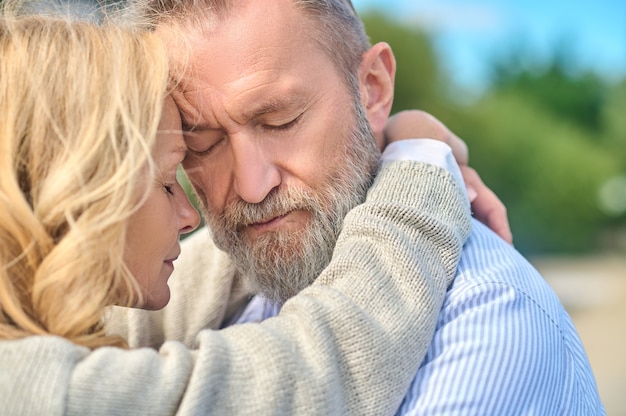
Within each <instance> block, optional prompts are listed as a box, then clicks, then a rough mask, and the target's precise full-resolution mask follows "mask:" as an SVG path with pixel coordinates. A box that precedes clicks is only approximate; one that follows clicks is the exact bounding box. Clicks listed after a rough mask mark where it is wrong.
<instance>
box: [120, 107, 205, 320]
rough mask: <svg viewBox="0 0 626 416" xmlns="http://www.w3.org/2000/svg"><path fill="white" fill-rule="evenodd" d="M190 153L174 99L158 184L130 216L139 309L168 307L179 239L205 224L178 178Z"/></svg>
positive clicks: (166, 116) (163, 135)
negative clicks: (170, 279) (140, 294)
mask: <svg viewBox="0 0 626 416" xmlns="http://www.w3.org/2000/svg"><path fill="white" fill-rule="evenodd" d="M185 151H186V148H185V143H184V141H183V137H182V134H181V126H180V116H179V114H178V109H177V107H176V105H175V104H174V101H173V100H172V99H171V98H170V97H168V98H166V100H165V105H164V109H163V118H162V119H161V123H160V124H159V134H158V136H157V139H156V143H155V146H154V149H153V152H152V153H153V157H154V161H155V165H156V176H155V180H154V182H153V183H152V184H150V186H151V188H150V190H149V194H148V197H147V199H146V200H145V202H144V204H143V205H142V206H141V207H140V209H139V210H138V211H137V212H135V213H134V214H133V215H132V216H131V217H130V220H129V225H128V234H127V239H126V242H127V245H126V252H125V255H124V258H125V261H126V264H127V265H128V268H129V269H130V271H131V272H132V274H133V276H135V279H137V282H138V283H139V287H140V289H141V292H142V295H143V302H141V303H138V304H136V305H134V306H136V307H139V308H143V309H151V310H156V309H161V308H163V307H164V306H165V305H167V303H168V302H169V299H170V290H169V287H168V286H167V280H168V278H169V276H170V275H171V274H172V271H173V270H174V264H173V263H174V260H176V258H177V257H178V255H179V254H180V244H179V236H180V234H184V233H188V232H190V231H192V230H194V229H195V228H196V227H197V226H198V224H199V222H200V217H199V215H198V213H197V211H196V210H195V209H194V208H193V206H192V205H191V203H190V202H189V200H188V199H187V196H186V195H185V192H184V190H183V188H182V187H181V186H180V184H179V183H178V181H177V179H176V171H177V168H178V166H179V165H180V163H181V162H182V160H183V158H184V156H185Z"/></svg>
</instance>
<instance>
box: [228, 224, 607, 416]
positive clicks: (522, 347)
mask: <svg viewBox="0 0 626 416" xmlns="http://www.w3.org/2000/svg"><path fill="white" fill-rule="evenodd" d="M277 312H278V311H277V308H275V307H273V306H272V305H270V304H268V303H267V302H265V301H264V300H263V299H261V298H255V299H253V301H252V302H251V303H250V304H249V305H248V307H247V308H246V310H245V311H244V312H243V314H242V315H241V316H240V317H239V318H238V320H237V323H243V322H258V321H260V320H263V319H265V318H268V317H270V316H273V315H275V314H276V313H277ZM397 414H398V415H499V416H502V415H549V416H553V415H584V416H588V415H604V414H606V412H605V410H604V407H603V405H602V403H601V401H600V398H599V395H598V389H597V387H596V382H595V379H594V376H593V373H592V371H591V366H590V365H589V360H588V359H587V355H586V353H585V351H584V348H583V346H582V343H581V341H580V338H579V337H578V334H577V332H576V329H575V328H574V325H573V323H572V321H571V319H570V317H569V316H568V314H567V313H566V311H565V309H564V308H563V306H562V305H561V303H560V302H559V300H558V298H557V296H556V294H555V293H554V292H553V291H552V289H551V288H550V287H549V286H548V284H547V283H546V282H545V281H544V279H543V278H542V277H541V276H540V275H539V273H538V272H537V271H536V270H535V269H534V268H533V267H532V265H531V264H530V263H528V261H526V259H524V258H523V257H522V256H521V255H520V254H519V253H518V252H517V251H516V250H515V249H514V248H513V247H511V246H509V245H508V244H507V243H505V242H504V241H503V240H501V239H500V238H499V237H497V236H496V235H495V234H494V233H493V232H492V231H491V230H489V229H487V228H486V227H485V226H484V225H482V224H481V223H479V222H478V221H474V224H473V230H472V233H471V235H470V238H469V239H468V241H467V243H466V245H465V247H464V249H463V254H462V256H461V262H460V264H459V267H458V271H457V275H456V277H455V280H454V282H453V284H452V286H451V287H450V288H449V290H448V293H447V296H446V299H445V301H444V304H443V308H442V310H441V312H440V313H439V320H438V323H437V328H436V332H435V335H434V337H433V339H432V343H431V344H430V346H429V349H428V352H427V354H426V357H425V359H424V362H423V363H422V365H421V366H420V368H419V370H418V372H417V374H416V376H415V379H414V380H413V383H412V384H411V387H410V388H409V390H408V392H407V395H406V396H405V398H404V401H403V402H402V404H401V405H400V408H399V409H398V412H397Z"/></svg>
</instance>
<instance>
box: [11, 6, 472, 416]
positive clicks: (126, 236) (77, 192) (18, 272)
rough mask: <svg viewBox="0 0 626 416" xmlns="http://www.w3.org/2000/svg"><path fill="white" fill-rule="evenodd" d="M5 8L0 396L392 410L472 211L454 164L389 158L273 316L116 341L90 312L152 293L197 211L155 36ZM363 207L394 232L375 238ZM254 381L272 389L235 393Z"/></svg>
mask: <svg viewBox="0 0 626 416" xmlns="http://www.w3.org/2000/svg"><path fill="white" fill-rule="evenodd" d="M1 20H2V21H1V23H0V103H1V105H2V109H1V111H0V166H1V167H2V168H1V169H2V173H1V174H0V204H1V206H0V261H1V264H2V268H1V269H0V273H1V274H0V391H1V394H2V397H3V400H1V401H0V414H3V415H8V414H82V415H84V414H103V415H110V414H133V415H138V414H149V415H157V414H192V413H193V414H196V413H209V412H215V413H217V414H243V413H258V412H266V413H284V414H295V413H303V412H306V413H318V414H342V413H355V414H368V413H369V414H380V412H381V411H384V412H393V411H394V410H395V407H396V406H397V405H398V403H399V402H400V400H401V398H402V396H403V395H404V392H405V390H406V388H407V387H408V384H409V383H410V380H411V378H412V376H413V375H414V373H415V370H416V369H417V366H418V365H419V362H420V361H421V358H422V357H421V356H420V354H418V353H416V352H419V353H421V354H423V353H424V352H425V349H426V347H427V345H428V342H429V339H430V336H431V335H432V331H433V329H434V325H435V320H436V312H437V309H438V308H436V307H435V308H433V309H431V308H430V307H427V306H425V305H431V304H432V303H434V304H439V305H440V304H441V301H442V299H443V295H444V292H445V288H446V285H447V283H448V281H449V279H451V278H452V276H453V275H454V269H455V265H456V262H457V261H458V258H459V255H460V250H461V245H462V244H463V242H464V239H465V238H466V236H467V233H468V229H469V210H468V209H467V201H466V199H465V197H464V194H463V191H462V189H461V187H460V186H459V184H458V183H457V182H455V181H454V180H453V177H452V176H451V175H450V174H448V173H446V172H445V171H444V170H443V169H440V168H437V167H434V166H427V165H424V164H419V163H410V162H403V163H396V164H393V163H392V164H387V165H385V166H383V168H382V169H381V173H380V174H379V176H378V179H377V182H376V184H375V185H374V187H373V188H372V191H371V193H370V196H368V200H367V201H366V203H365V204H363V205H361V206H359V207H357V208H355V209H354V210H353V211H352V212H351V213H350V214H349V215H348V217H347V218H346V220H345V225H344V232H343V237H342V239H340V242H339V244H338V247H337V250H336V252H335V256H334V259H333V261H332V262H331V264H330V265H329V267H328V268H327V269H326V270H325V271H324V272H323V273H322V275H321V277H320V279H319V281H318V283H317V284H315V285H313V287H311V288H309V289H307V290H305V291H303V292H302V294H301V295H298V296H296V297H295V298H294V299H292V300H291V301H290V303H289V304H288V305H286V307H285V308H284V311H283V312H281V314H280V315H279V317H277V318H275V319H271V320H269V321H267V322H265V323H263V324H253V325H240V326H237V327H234V328H230V329H226V330H223V331H208V330H205V331H201V332H200V334H199V335H198V337H197V340H196V346H197V349H196V350H194V351H191V350H188V349H187V348H186V347H184V346H183V345H182V344H180V343H178V342H173V341H171V342H166V343H165V344H163V346H161V348H160V349H159V350H158V351H155V350H152V349H147V348H144V349H134V350H130V349H127V348H123V347H124V346H125V345H126V342H125V340H124V339H123V338H121V337H120V336H114V335H110V334H108V333H106V332H105V331H104V325H103V312H104V311H105V310H106V308H107V307H109V306H111V305H122V306H133V307H138V308H146V309H159V308H161V307H163V306H164V305H165V304H166V303H167V302H168V300H169V290H168V288H167V278H168V277H169V275H170V273H171V271H172V267H173V263H174V261H175V260H176V257H177V255H178V250H179V248H178V247H179V246H178V237H179V235H180V234H183V233H185V232H189V231H191V230H192V229H193V228H195V227H196V226H197V224H198V215H197V213H196V212H195V211H194V210H193V208H192V207H191V206H190V204H189V201H188V200H187V199H186V196H185V195H184V192H183V190H182V188H181V187H180V185H179V184H178V182H177V181H176V167H177V166H178V164H179V163H180V162H181V161H182V159H183V158H184V154H185V150H184V142H183V139H182V136H181V134H180V131H179V130H180V119H179V117H178V113H177V111H176V109H175V107H174V105H173V102H172V101H171V99H170V98H166V91H167V83H168V72H167V60H166V58H165V57H166V53H165V51H164V48H163V46H162V45H161V44H160V43H159V41H158V40H157V38H156V37H155V36H154V35H153V34H151V33H145V32H141V31H138V30H133V29H123V28H119V27H117V28H116V27H112V26H107V25H103V26H95V25H91V24H88V23H76V22H74V23H70V22H67V21H63V20H57V19H53V18H43V17H10V16H8V15H7V16H5V17H4V18H3V19H1ZM159 123H160V124H159ZM157 133H159V134H157ZM429 192H432V193H436V194H437V195H441V196H442V197H441V198H437V199H427V198H423V197H421V196H423V195H426V194H428V193H429ZM420 200H421V201H420ZM377 223H383V224H389V223H391V224H393V225H394V228H393V229H394V230H395V231H394V232H393V233H390V234H389V235H387V236H386V237H385V238H384V239H380V238H378V237H377V238H372V233H370V232H369V231H370V230H372V229H374V228H375V227H376V224H377ZM409 240H412V241H413V242H414V243H412V244H410V246H407V245H408V244H407V243H406V241H409ZM416 253H417V255H416ZM419 255H423V256H424V257H423V261H422V262H420V263H414V260H406V259H415V258H419ZM380 261H385V262H386V263H389V264H390V266H389V267H388V268H387V269H386V270H387V272H386V273H384V275H382V276H381V275H378V276H370V275H368V273H367V271H368V270H370V267H369V265H370V264H375V263H376V262H380ZM421 263H424V264H421ZM377 269H378V268H377ZM418 315H420V319H415V317H416V316H418ZM390 317H392V318H393V319H390ZM118 347H122V348H118ZM406 351H410V353H407V352H406ZM254 390H261V391H263V394H264V395H265V397H267V401H266V402H264V403H250V402H249V401H246V400H245V397H246V394H247V393H249V392H251V391H254ZM365 398H367V399H368V400H365ZM372 403H374V404H372Z"/></svg>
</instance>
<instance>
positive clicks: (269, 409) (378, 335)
mask: <svg viewBox="0 0 626 416" xmlns="http://www.w3.org/2000/svg"><path fill="white" fill-rule="evenodd" d="M469 230H470V214H469V206H468V204H467V202H466V198H465V196H464V193H463V190H462V188H461V185H459V184H457V183H456V182H455V181H454V180H453V179H452V177H451V176H450V174H449V173H448V172H446V171H445V170H443V169H440V168H436V167H433V166H431V165H425V164H421V163H417V162H396V163H390V164H386V165H384V166H383V167H382V168H381V171H380V173H379V175H378V176H377V179H376V182H375V184H374V186H373V188H372V189H371V191H370V192H369V194H368V198H367V201H366V203H364V204H362V205H361V206H359V207H357V208H355V209H354V210H353V211H351V212H350V213H349V214H348V216H347V217H346V219H345V223H344V230H343V232H342V235H341V237H340V238H339V241H338V243H337V247H336V250H335V253H334V257H333V260H332V262H331V264H330V265H329V266H328V267H327V269H326V270H325V271H324V272H323V273H322V275H321V276H320V277H319V279H318V280H317V281H316V283H315V284H313V285H312V286H311V287H310V288H307V289H305V290H304V291H302V292H301V293H300V294H299V295H298V296H297V297H295V298H293V299H292V300H290V301H288V302H287V303H286V304H285V305H284V307H283V309H282V311H281V313H280V315H279V317H277V318H272V319H269V320H267V321H265V322H263V323H262V324H244V325H238V326H234V327H231V328H228V329H225V330H222V331H218V332H216V331H211V330H207V331H201V332H200V334H199V335H197V336H196V334H197V332H198V330H199V329H201V328H205V327H217V326H219V324H220V322H221V320H222V319H223V318H224V317H225V316H226V315H228V307H229V306H232V305H229V304H228V301H227V300H229V299H230V300H231V301H234V300H238V299H241V293H237V291H236V290H234V288H235V287H236V286H237V285H236V282H237V280H236V279H235V273H234V270H233V268H232V267H231V266H230V265H229V263H228V260H227V258H226V257H225V256H224V255H223V254H222V253H219V252H217V251H216V249H215V248H214V247H213V246H212V245H211V244H209V238H208V236H207V234H206V233H205V232H202V231H200V232H198V233H196V235H194V236H192V237H191V238H190V239H188V241H186V242H185V244H184V248H183V251H184V253H185V254H184V255H183V256H181V258H180V259H179V261H178V262H177V264H176V269H177V271H176V273H175V276H172V278H171V279H170V286H171V287H172V301H171V302H170V305H168V307H167V308H166V309H165V310H164V311H160V312H157V313H150V312H145V311H131V312H128V311H127V310H124V309H121V308H117V309H116V310H115V311H114V313H113V314H112V316H111V320H112V321H111V327H110V328H111V331H121V332H122V333H124V334H125V335H126V336H127V337H128V339H129V341H130V343H131V344H132V346H133V347H136V346H153V347H159V349H158V350H154V349H149V348H141V349H137V350H131V351H124V350H121V349H117V348H101V349H98V350H96V351H94V352H89V351H88V350H86V349H84V348H80V347H76V346H74V345H72V344H70V343H69V342H67V341H65V340H62V339H59V338H55V337H31V338H27V339H24V340H20V341H4V342H1V343H0V394H1V395H2V397H3V400H1V401H0V414H2V415H18V414H19V415H40V414H46V415H57V414H72V415H171V414H180V415H188V414H217V415H230V414H233V415H235V414H236V415H239V414H242V415H244V414H245V415H260V414H263V415H269V414H271V415H277V414H284V415H302V414H304V415H309V414H319V415H334V414H348V415H385V414H393V413H394V412H395V410H396V409H397V407H398V405H399V404H400V402H401V401H402V398H403V396H404V394H405V393H406V390H407V388H408V387H409V384H410V383H411V380H412V379H413V377H414V375H415V372H416V370H417V368H418V366H419V363H420V362H421V361H422V359H423V357H424V354H425V352H426V349H427V347H428V345H429V343H430V339H431V337H432V336H433V333H434V329H435V324H436V321H437V314H438V312H439V310H440V308H441V305H442V302H443V299H444V295H445V291H446V287H447V286H448V284H449V283H450V281H451V279H452V278H453V276H454V274H455V270H456V265H457V263H458V260H459V257H460V253H461V248H462V244H463V242H464V241H465V239H466V238H467V236H468V234H469ZM205 247H206V248H205ZM165 339H169V340H172V339H176V340H178V341H167V342H165V343H163V341H164V340H165ZM162 343H163V344H162ZM161 344H162V345H161ZM185 344H186V345H185ZM187 347H194V348H197V350H195V351H190V350H189V349H188V348H187Z"/></svg>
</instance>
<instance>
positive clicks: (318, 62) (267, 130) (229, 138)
mask: <svg viewBox="0 0 626 416" xmlns="http://www.w3.org/2000/svg"><path fill="white" fill-rule="evenodd" d="M246 3H247V4H245V5H243V6H241V7H240V8H237V9H236V10H235V11H234V12H233V13H232V15H231V16H230V17H229V18H227V19H226V20H225V21H220V22H218V23H217V25H216V26H215V28H214V29H213V30H211V31H210V32H208V33H207V32H203V33H200V32H199V31H198V32H196V33H193V34H191V38H190V42H191V44H190V46H191V49H192V50H193V54H192V56H191V60H190V61H188V62H187V67H186V73H185V74H186V75H185V78H184V80H183V83H182V85H181V89H180V91H179V93H178V94H176V95H175V98H176V101H177V104H178V105H179V107H180V109H181V112H182V115H183V125H184V128H185V129H186V130H188V133H186V134H185V142H186V144H187V146H188V148H189V153H190V155H189V156H188V158H187V160H186V161H185V163H184V167H185V169H186V171H187V173H188V175H189V177H190V179H191V181H192V182H193V184H194V186H195V188H196V190H197V191H198V194H199V196H200V200H201V201H202V204H203V206H204V210H205V216H206V219H207V222H208V224H209V226H210V227H211V229H212V231H213V237H214V239H215V241H216V243H217V244H218V246H220V247H221V248H222V249H224V250H225V251H227V252H228V253H229V254H230V255H231V256H232V257H233V258H234V260H235V262H236V264H237V265H238V267H239V268H240V269H241V270H242V271H243V272H244V275H246V276H247V277H248V278H249V280H250V283H251V284H252V286H253V288H254V289H256V290H259V291H261V292H263V293H264V294H265V295H266V296H267V297H269V298H271V299H273V300H275V301H278V302H284V301H285V300H286V299H287V298H288V297H290V296H293V295H294V294H295V293H297V292H298V291H299V290H301V289H303V288H304V287H306V286H307V285H308V284H310V283H311V282H312V281H313V280H314V279H315V277H317V275H318V274H319V273H320V272H321V270H322V269H323V268H324V267H325V266H326V265H327V264H328V262H329V261H330V257H331V255H332V249H333V247H334V245H335V241H336V236H337V234H338V232H339V229H340V227H341V222H342V220H343V217H344V216H345V215H346V213H347V211H348V210H350V209H351V208H352V207H353V206H354V205H356V204H358V203H360V202H361V201H362V200H363V198H364V195H365V191H366V189H367V187H368V185H369V181H370V179H371V175H372V172H373V170H374V169H375V166H376V164H377V162H378V155H379V153H378V150H377V148H376V145H375V142H374V139H373V137H372V135H371V133H370V132H369V130H368V127H367V121H366V120H365V116H363V115H362V114H359V115H355V113H356V112H357V110H356V109H355V107H357V105H355V104H356V101H357V99H356V98H355V97H354V96H353V94H351V93H350V91H349V90H348V88H347V86H346V85H345V82H344V81H343V79H342V78H341V76H340V75H339V72H338V71H337V69H336V68H335V67H334V66H333V64H332V62H331V60H330V59H329V58H328V57H327V56H326V55H325V53H324V52H323V51H322V50H321V49H320V47H319V46H318V45H317V44H316V43H314V42H313V39H309V38H308V34H309V33H310V27H309V23H308V22H306V21H305V20H304V18H303V16H302V15H301V14H300V12H299V11H297V10H295V8H294V7H293V5H292V4H291V1H290V0H277V1H272V2H257V1H250V2H246ZM357 119H358V120H359V122H357Z"/></svg>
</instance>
